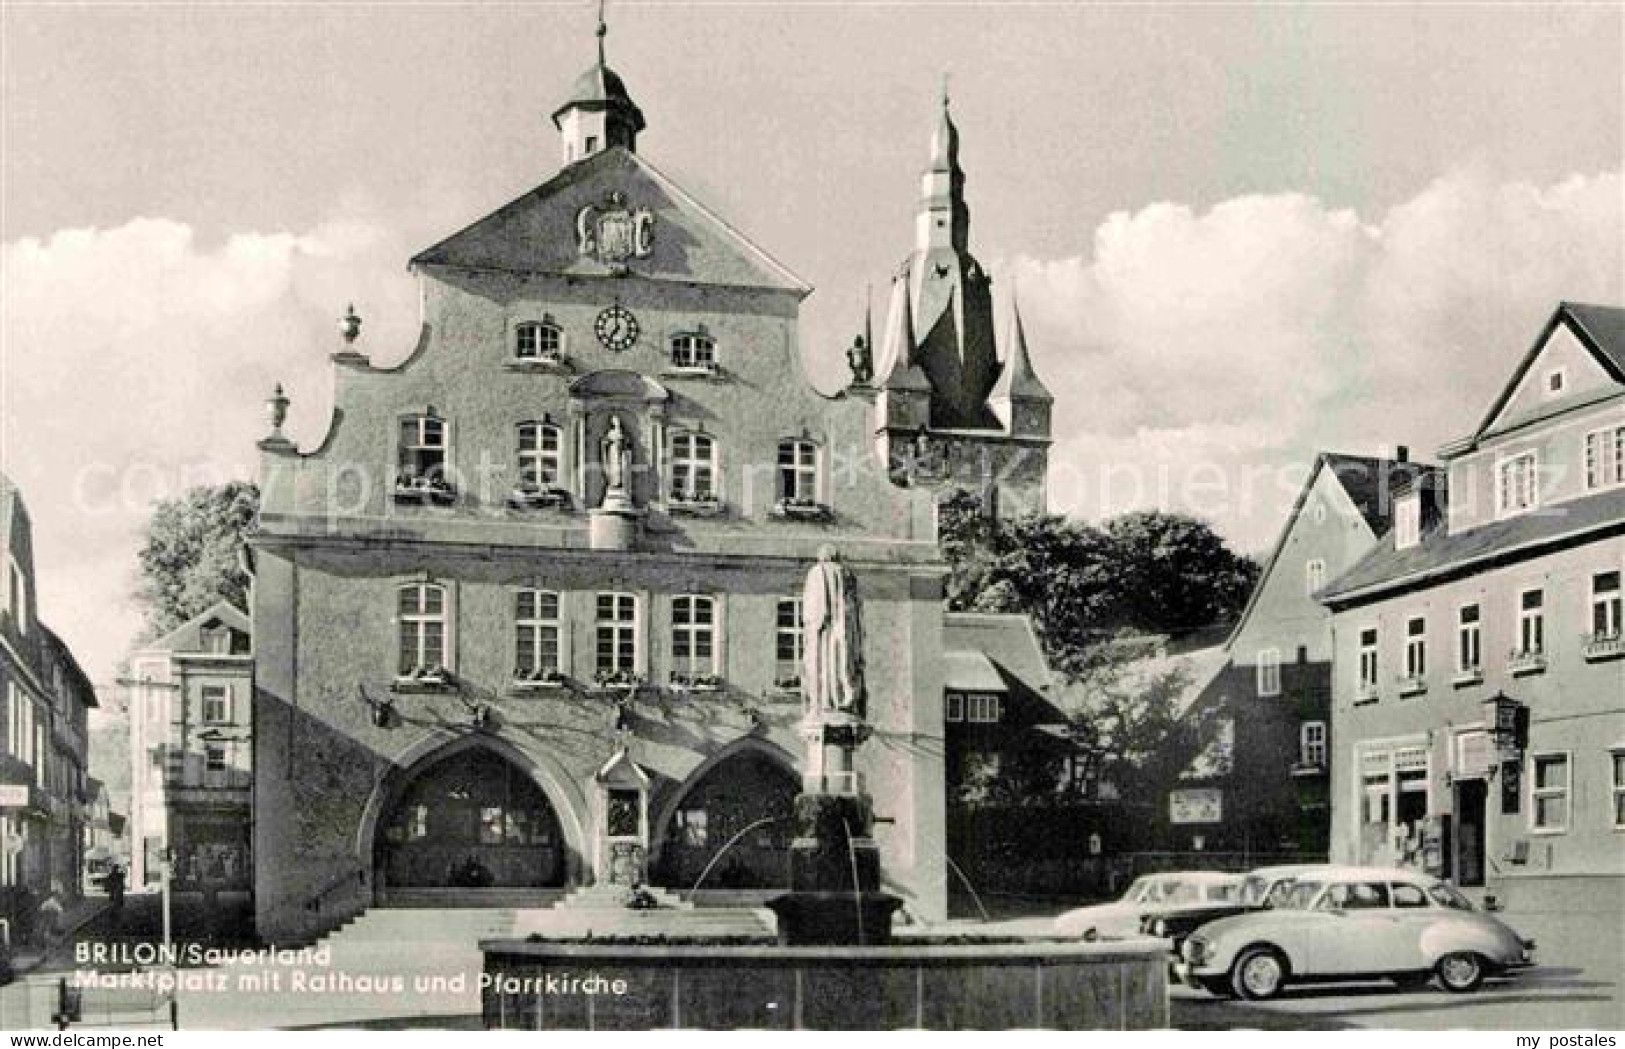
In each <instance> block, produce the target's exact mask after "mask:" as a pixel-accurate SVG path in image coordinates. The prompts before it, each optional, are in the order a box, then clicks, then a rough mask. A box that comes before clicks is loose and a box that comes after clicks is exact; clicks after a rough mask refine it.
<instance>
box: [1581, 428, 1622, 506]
mask: <svg viewBox="0 0 1625 1049" xmlns="http://www.w3.org/2000/svg"><path fill="white" fill-rule="evenodd" d="M1618 484H1625V426H1611V427H1608V428H1606V429H1602V430H1593V431H1591V432H1590V433H1588V434H1586V435H1585V487H1586V491H1588V492H1594V491H1598V490H1599V489H1603V488H1611V487H1613V486H1614V485H1618Z"/></svg>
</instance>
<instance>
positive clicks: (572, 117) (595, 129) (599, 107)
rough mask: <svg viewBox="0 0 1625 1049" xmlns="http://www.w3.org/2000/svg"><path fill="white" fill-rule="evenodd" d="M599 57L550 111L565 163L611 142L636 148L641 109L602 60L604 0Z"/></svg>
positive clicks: (600, 14) (606, 30) (605, 30)
mask: <svg viewBox="0 0 1625 1049" xmlns="http://www.w3.org/2000/svg"><path fill="white" fill-rule="evenodd" d="M597 35H598V61H597V62H595V63H594V64H593V65H592V66H590V67H588V69H587V71H586V72H584V73H582V74H581V75H580V76H579V77H577V78H576V82H575V85H574V86H573V87H571V89H570V97H569V98H567V99H565V101H564V104H563V105H561V106H559V108H558V109H556V110H554V111H553V126H554V127H556V128H558V131H559V144H560V146H561V147H562V148H563V152H564V155H563V161H564V163H565V164H567V165H568V164H574V163H575V162H576V161H578V160H584V159H586V158H587V157H590V156H592V155H593V154H595V153H602V152H603V151H604V150H606V149H609V148H611V147H613V146H619V147H621V148H622V149H625V150H629V151H631V152H637V143H638V132H639V131H642V130H643V127H644V124H643V111H642V110H641V109H639V108H638V107H637V103H635V102H633V101H632V96H631V94H630V93H628V92H627V90H626V84H625V82H624V81H622V80H621V78H620V76H619V75H618V74H617V73H616V72H615V71H614V70H613V69H610V68H609V65H608V64H607V63H606V62H605V61H604V37H606V36H608V35H609V27H608V26H607V25H606V24H605V23H604V5H603V0H599V4H598V30H597Z"/></svg>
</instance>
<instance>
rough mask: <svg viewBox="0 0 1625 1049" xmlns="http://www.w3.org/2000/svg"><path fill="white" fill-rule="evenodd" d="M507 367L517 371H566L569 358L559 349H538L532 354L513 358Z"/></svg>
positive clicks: (568, 366)
mask: <svg viewBox="0 0 1625 1049" xmlns="http://www.w3.org/2000/svg"><path fill="white" fill-rule="evenodd" d="M508 367H510V368H514V369H516V370H519V371H527V370H535V371H568V370H569V369H570V359H569V358H568V357H566V356H565V355H564V353H563V352H562V351H560V350H538V351H537V352H536V353H535V354H534V355H532V356H519V357H515V358H513V359H512V360H511V361H509V362H508Z"/></svg>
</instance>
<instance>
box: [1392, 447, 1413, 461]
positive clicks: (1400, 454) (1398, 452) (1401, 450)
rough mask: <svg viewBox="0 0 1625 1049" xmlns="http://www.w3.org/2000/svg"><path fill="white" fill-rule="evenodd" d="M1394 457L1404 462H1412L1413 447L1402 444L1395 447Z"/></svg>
mask: <svg viewBox="0 0 1625 1049" xmlns="http://www.w3.org/2000/svg"><path fill="white" fill-rule="evenodd" d="M1394 458H1395V459H1397V460H1399V461H1400V462H1402V463H1408V462H1410V461H1411V449H1410V446H1409V445H1404V444H1402V445H1400V446H1399V447H1398V448H1396V449H1394Z"/></svg>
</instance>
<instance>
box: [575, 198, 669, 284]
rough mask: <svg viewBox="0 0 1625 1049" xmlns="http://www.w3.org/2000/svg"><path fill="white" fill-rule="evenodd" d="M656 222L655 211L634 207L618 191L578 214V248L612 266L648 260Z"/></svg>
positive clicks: (586, 207)
mask: <svg viewBox="0 0 1625 1049" xmlns="http://www.w3.org/2000/svg"><path fill="white" fill-rule="evenodd" d="M654 221H655V217H654V212H652V211H650V210H649V209H648V208H633V207H631V206H630V205H629V204H628V203H627V201H626V196H625V194H623V193H621V192H620V191H619V190H616V191H614V192H612V193H610V194H609V196H607V197H605V198H604V200H603V202H602V203H599V204H588V205H586V206H584V207H583V208H582V209H581V210H580V211H578V212H576V249H577V250H578V251H579V252H580V253H581V254H582V255H583V256H587V257H590V258H595V259H597V260H598V261H599V262H602V263H604V264H606V265H611V266H614V265H621V264H624V263H625V262H626V261H627V260H628V259H641V258H646V257H648V255H649V253H650V252H651V251H652V250H653V249H654Z"/></svg>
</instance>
